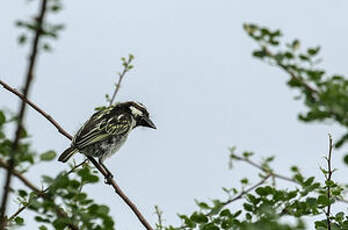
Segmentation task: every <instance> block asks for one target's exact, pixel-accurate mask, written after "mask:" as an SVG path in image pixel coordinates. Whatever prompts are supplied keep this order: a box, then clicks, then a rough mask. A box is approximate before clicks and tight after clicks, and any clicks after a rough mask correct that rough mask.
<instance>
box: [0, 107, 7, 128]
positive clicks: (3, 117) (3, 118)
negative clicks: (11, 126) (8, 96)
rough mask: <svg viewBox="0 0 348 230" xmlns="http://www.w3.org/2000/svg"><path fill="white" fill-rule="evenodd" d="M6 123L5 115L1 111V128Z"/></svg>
mask: <svg viewBox="0 0 348 230" xmlns="http://www.w3.org/2000/svg"><path fill="white" fill-rule="evenodd" d="M5 122H6V117H5V114H4V113H3V112H2V111H1V110H0V126H1V125H2V124H4V123H5Z"/></svg>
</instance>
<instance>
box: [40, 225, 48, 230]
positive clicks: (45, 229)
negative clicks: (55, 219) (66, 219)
mask: <svg viewBox="0 0 348 230" xmlns="http://www.w3.org/2000/svg"><path fill="white" fill-rule="evenodd" d="M39 230H48V228H47V227H46V226H44V225H41V226H40V227H39Z"/></svg>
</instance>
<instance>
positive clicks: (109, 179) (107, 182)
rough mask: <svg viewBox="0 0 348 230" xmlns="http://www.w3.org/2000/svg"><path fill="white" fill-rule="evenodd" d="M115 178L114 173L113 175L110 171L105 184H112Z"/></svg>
mask: <svg viewBox="0 0 348 230" xmlns="http://www.w3.org/2000/svg"><path fill="white" fill-rule="evenodd" d="M113 178H114V175H112V174H111V173H110V172H109V173H108V175H107V176H106V177H105V178H104V179H105V180H104V183H105V184H111V181H112V179H113Z"/></svg>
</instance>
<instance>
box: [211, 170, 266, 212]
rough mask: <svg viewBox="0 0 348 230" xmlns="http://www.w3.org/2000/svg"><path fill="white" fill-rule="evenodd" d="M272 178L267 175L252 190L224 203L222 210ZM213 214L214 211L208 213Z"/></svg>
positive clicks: (242, 192) (244, 191) (245, 191)
mask: <svg viewBox="0 0 348 230" xmlns="http://www.w3.org/2000/svg"><path fill="white" fill-rule="evenodd" d="M271 176H272V174H271V173H269V174H268V175H266V176H265V177H264V178H263V179H262V180H261V181H259V182H258V183H257V184H255V185H253V186H251V187H250V188H248V189H246V190H243V191H241V192H240V193H239V194H238V195H237V196H235V197H233V198H231V199H228V200H227V201H225V202H223V203H222V206H221V208H222V207H225V206H226V205H228V204H230V203H232V202H234V201H236V200H239V199H241V198H243V196H244V195H246V194H248V193H250V192H251V191H253V190H254V189H256V188H257V187H259V186H261V185H263V184H264V183H265V182H266V181H267V180H268V179H269V178H270V177H271ZM212 213H213V211H210V212H209V213H208V216H210V215H212Z"/></svg>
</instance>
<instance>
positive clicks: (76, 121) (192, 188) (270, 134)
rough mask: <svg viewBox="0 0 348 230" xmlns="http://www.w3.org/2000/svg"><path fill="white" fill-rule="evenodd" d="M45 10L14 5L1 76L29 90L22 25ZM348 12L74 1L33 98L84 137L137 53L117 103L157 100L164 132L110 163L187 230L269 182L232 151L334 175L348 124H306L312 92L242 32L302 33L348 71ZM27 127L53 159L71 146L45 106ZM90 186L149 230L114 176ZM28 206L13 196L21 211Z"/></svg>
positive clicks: (141, 139)
mask: <svg viewBox="0 0 348 230" xmlns="http://www.w3.org/2000/svg"><path fill="white" fill-rule="evenodd" d="M36 3H37V1H34V2H33V3H30V1H23V0H7V1H1V3H0V34H1V36H0V51H1V54H0V78H1V79H2V80H4V81H6V82H7V83H9V84H10V85H12V86H14V87H17V88H20V87H21V85H22V83H23V76H24V70H25V67H26V62H27V58H26V57H27V54H28V49H27V48H21V47H19V46H18V45H17V43H16V38H17V36H18V35H19V33H20V30H19V29H16V28H15V27H14V22H15V20H16V19H26V18H28V17H30V16H31V15H33V13H35V12H36V11H37V10H36V9H37V4H36ZM347 9H348V2H347V1H344V0H335V1H328V0H326V1H323V0H322V1H314V0H307V1H300V0H292V1H279V0H264V1H255V0H254V1H251V0H244V1H241V0H239V1H233V0H229V1H227V0H226V1H225V0H215V1H206V0H200V1H198V0H197V1H187V0H175V1H174V0H173V1H163V0H161V1H160V0H147V1H139V0H138V1H135V0H129V1H103V2H102V3H101V2H99V1H98V2H97V1H86V0H74V1H64V10H63V11H62V12H61V13H59V14H58V15H55V16H52V17H50V20H51V21H53V22H61V23H65V24H66V29H65V30H64V31H63V32H62V33H60V38H59V40H58V41H57V42H56V41H54V42H53V43H51V44H52V45H53V48H54V49H53V52H52V53H44V54H42V55H41V56H40V59H39V63H38V66H37V70H36V75H35V81H34V85H33V87H32V91H31V94H30V97H31V98H32V100H33V101H34V102H36V103H37V104H38V105H39V106H41V107H42V108H43V109H44V110H45V111H47V112H48V113H49V114H51V115H52V116H53V117H54V118H55V119H56V120H57V121H58V122H59V123H60V124H61V125H62V126H63V127H64V128H65V129H66V130H67V131H69V132H70V133H74V132H76V131H77V130H78V128H79V127H80V126H81V125H82V124H83V122H84V121H85V120H87V119H88V118H89V116H90V115H91V114H92V113H93V109H94V107H96V106H100V105H104V104H105V98H104V95H105V94H106V93H110V94H111V93H112V90H113V85H114V83H115V81H116V80H117V75H116V72H117V71H121V70H122V68H121V62H120V58H121V57H122V56H127V55H128V53H132V54H134V55H135V61H134V64H135V69H134V70H132V71H131V72H130V73H129V74H127V76H126V78H125V80H124V82H123V85H122V88H121V90H120V92H119V94H118V96H117V100H119V101H126V100H137V101H140V102H142V103H144V104H145V105H146V106H147V107H148V109H149V111H150V112H151V114H152V120H153V121H154V122H155V124H156V126H157V127H158V129H157V130H150V129H144V128H139V129H137V130H135V131H134V132H133V133H132V134H131V135H130V137H129V139H128V142H127V143H126V144H125V145H124V147H123V148H122V149H121V150H120V151H119V152H118V153H117V154H116V155H114V156H113V157H112V158H111V159H109V160H108V161H107V163H106V164H107V165H108V166H109V168H110V169H111V170H112V171H113V172H114V175H115V179H116V181H117V182H118V184H119V185H120V186H121V187H122V188H123V190H124V191H125V193H126V194H127V195H128V196H129V198H130V199H131V200H132V201H134V202H135V203H136V204H137V206H138V208H139V209H140V210H141V211H142V213H143V214H144V215H145V217H146V218H147V219H148V220H149V221H150V222H151V223H152V224H153V223H154V222H155V220H156V216H155V215H154V214H153V213H154V208H153V207H154V205H156V204H157V205H159V206H160V208H161V209H162V210H163V211H164V219H165V223H166V224H179V223H180V222H179V219H178V218H177V213H190V212H192V211H193V210H196V206H195V203H194V199H199V200H205V201H207V200H209V199H212V198H223V197H224V194H223V192H222V190H221V187H223V186H224V187H231V186H238V185H239V179H240V178H243V177H250V178H253V179H254V181H256V180H257V177H256V175H257V171H256V170H254V169H253V168H250V167H249V166H247V165H245V164H243V163H240V164H238V165H237V166H236V167H235V168H234V170H232V171H230V170H229V169H228V164H227V163H228V156H229V152H228V148H229V147H231V146H234V145H235V146H237V147H238V149H239V150H241V151H242V150H252V151H254V152H255V153H256V158H258V159H261V158H262V157H264V156H269V155H276V161H275V164H274V167H275V168H276V169H277V170H278V172H280V173H284V174H286V173H288V168H289V167H290V166H291V165H294V164H297V165H299V166H300V168H301V169H302V170H303V172H304V173H305V174H306V175H317V176H319V177H322V175H321V174H320V171H319V169H318V168H319V165H320V164H322V163H323V160H322V156H323V154H325V153H326V152H327V145H328V144H327V142H328V136H327V135H328V133H331V134H332V135H333V138H334V139H336V140H337V139H338V138H339V137H340V134H342V130H341V129H340V128H339V127H338V126H335V125H333V124H332V123H330V122H327V123H326V124H320V125H319V124H304V123H301V122H299V121H298V120H297V114H298V113H299V112H301V111H304V110H305V108H304V106H303V105H302V102H301V101H295V100H293V98H294V96H296V95H298V93H297V92H296V91H292V90H290V89H288V87H287V86H286V84H285V82H286V80H287V78H288V76H287V75H286V74H285V73H283V72H282V71H281V70H279V69H277V68H274V67H271V66H268V65H267V64H265V63H262V62H260V61H259V60H256V59H254V58H252V57H251V52H252V50H253V49H255V48H256V44H255V43H254V41H252V40H251V39H250V38H248V36H247V35H246V34H245V32H244V31H243V29H242V25H243V23H245V22H253V23H258V24H260V25H265V26H268V27H270V28H274V29H276V28H280V29H281V30H282V31H283V33H284V35H285V36H284V41H290V40H292V39H294V38H299V39H300V40H301V41H302V42H303V44H304V47H307V46H315V45H321V46H322V52H321V57H323V60H324V61H323V63H322V65H321V66H322V67H323V68H326V69H327V70H328V72H329V73H332V74H334V73H340V74H343V75H347V57H346V55H347V53H348V46H347V45H346V44H347V40H348V33H347V31H348V24H347V16H346V14H347ZM18 103H19V100H18V99H17V98H16V97H15V96H14V95H11V94H10V93H9V92H7V91H5V90H3V89H0V106H1V107H2V108H4V107H7V108H10V109H12V110H13V111H17V107H18ZM26 125H27V127H28V129H29V132H30V133H31V134H32V136H33V138H32V142H33V147H34V148H35V149H36V150H38V151H39V152H43V151H46V150H48V149H54V150H56V151H57V152H59V153H60V152H62V151H63V150H64V149H65V148H67V147H68V146H69V144H70V142H69V141H68V140H67V139H66V138H65V137H63V136H62V135H60V134H59V133H58V132H57V131H56V130H55V129H54V127H53V126H52V125H51V124H49V123H48V122H47V121H46V120H45V119H44V118H43V117H41V116H40V115H39V114H38V113H37V112H35V111H33V110H32V109H28V110H27V117H26ZM346 149H347V146H344V147H343V148H341V149H340V150H339V151H335V152H334V155H333V156H334V159H333V163H334V166H335V167H337V168H340V170H339V171H338V172H337V173H336V174H335V176H334V177H335V178H345V177H346V175H347V168H345V167H344V166H343V164H342V157H343V153H345V152H347V150H346ZM76 159H78V160H79V159H82V158H81V157H77V158H76ZM67 167H68V166H67V165H64V164H62V163H60V162H56V161H54V162H50V163H48V164H41V165H38V166H37V167H35V168H33V170H31V171H30V172H29V173H28V174H27V176H28V177H29V178H30V179H31V180H32V181H34V182H35V183H36V184H37V185H40V181H41V179H40V175H41V174H42V172H43V171H44V173H45V174H49V175H52V176H53V175H56V173H57V172H59V171H61V170H63V169H67ZM0 173H1V178H4V177H3V174H4V171H0ZM0 181H3V179H1V180H0ZM16 184H18V185H20V183H19V182H18V181H17V182H16ZM84 190H85V191H87V192H89V194H91V196H92V197H94V198H95V199H96V200H97V201H98V202H100V203H105V204H108V205H109V206H110V208H111V215H112V216H113V217H114V218H115V222H116V227H117V228H118V229H122V230H131V229H143V227H142V226H141V225H140V224H139V222H138V220H137V219H136V217H135V216H134V214H133V213H132V212H131V211H130V210H129V208H128V207H127V206H126V205H125V204H124V203H123V202H122V201H121V200H120V198H118V197H117V196H116V195H115V194H114V192H113V190H112V189H111V188H110V187H107V186H105V185H104V184H103V182H102V181H101V182H99V183H98V184H95V185H93V186H86V187H84ZM17 206H18V205H17V204H16V203H15V202H13V199H12V202H11V209H10V211H9V213H12V212H13V211H14V210H15V209H16V208H17ZM29 214H30V212H29V211H28V212H27V214H25V215H29Z"/></svg>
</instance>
